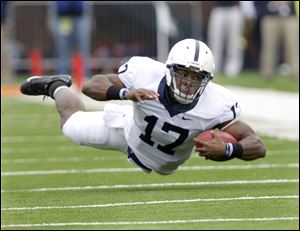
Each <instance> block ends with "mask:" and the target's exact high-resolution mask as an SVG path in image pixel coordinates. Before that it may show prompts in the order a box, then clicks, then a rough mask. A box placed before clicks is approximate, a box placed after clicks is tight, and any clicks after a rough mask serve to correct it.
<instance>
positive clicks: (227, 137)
mask: <svg viewBox="0 0 300 231" xmlns="http://www.w3.org/2000/svg"><path fill="white" fill-rule="evenodd" d="M212 132H213V133H215V134H216V135H218V136H220V137H221V139H222V140H223V141H224V142H226V143H236V142H237V140H236V139H235V138H234V137H233V136H232V135H231V134H229V133H228V132H224V131H221V130H218V129H211V130H206V131H204V132H201V133H200V134H198V135H197V138H199V139H201V140H203V141H211V140H212V139H213V137H212V134H211V133H212ZM195 145H196V146H197V147H201V145H200V144H197V143H196V144H195Z"/></svg>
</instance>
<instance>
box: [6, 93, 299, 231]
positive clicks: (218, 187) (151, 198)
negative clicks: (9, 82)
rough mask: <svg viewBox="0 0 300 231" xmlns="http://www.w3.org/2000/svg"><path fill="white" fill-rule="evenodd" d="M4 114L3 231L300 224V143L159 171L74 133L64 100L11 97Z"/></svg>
mask: <svg viewBox="0 0 300 231" xmlns="http://www.w3.org/2000/svg"><path fill="white" fill-rule="evenodd" d="M1 115H2V116H1V125H2V128H1V229H14V230H15V229H25V230H26V229H27V230H41V229H47V230H51V229H83V230H86V229H168V230H172V229H174V230H175V229H176V230H177V229H178V230H180V229H181V230H182V229H201V230H207V229H218V230H223V229H228V230H261V229H275V230H279V229H286V230H292V229H293V230H298V229H299V173H298V171H299V165H298V163H299V142H298V141H287V140H279V139H276V138H271V137H265V136H263V137H262V139H263V140H264V142H265V143H266V145H267V149H268V152H267V156H266V158H264V159H259V160H256V161H252V162H244V161H240V160H232V161H228V162H212V161H206V160H204V159H201V158H199V157H197V155H196V153H194V154H193V156H192V157H191V158H190V159H189V160H188V161H187V162H186V163H185V164H184V165H183V166H182V168H181V169H180V170H178V171H177V172H176V173H175V174H173V175H170V176H160V175H158V174H155V173H151V174H146V173H144V172H142V171H141V170H139V169H138V168H136V167H135V166H133V165H132V164H130V163H129V162H128V161H127V160H126V156H125V155H124V154H122V153H119V152H115V151H104V150H97V149H93V148H89V147H82V146H78V145H75V144H73V143H72V142H70V141H68V140H67V139H66V138H65V137H64V136H62V135H61V132H60V128H59V117H58V115H57V114H56V110H55V107H52V106H47V105H43V104H36V103H28V102H25V101H22V100H20V99H16V98H8V97H4V98H3V97H2V98H1Z"/></svg>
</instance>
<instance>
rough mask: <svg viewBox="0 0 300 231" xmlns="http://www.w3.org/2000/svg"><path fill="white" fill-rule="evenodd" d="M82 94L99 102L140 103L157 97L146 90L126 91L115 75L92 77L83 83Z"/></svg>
mask: <svg viewBox="0 0 300 231" xmlns="http://www.w3.org/2000/svg"><path fill="white" fill-rule="evenodd" d="M82 92H83V93H84V94H85V95H87V96H89V97H91V98H92V99H95V100H99V101H105V100H112V99H115V100H117V99H129V100H132V101H139V102H142V101H143V100H152V99H156V98H157V97H158V93H156V92H154V91H151V90H148V89H144V88H139V89H135V90H129V89H127V88H126V86H125V85H124V84H123V83H122V81H121V80H120V79H119V77H118V75H117V74H110V75H95V76H93V77H92V78H91V79H90V80H88V81H87V82H85V83H84V85H83V88H82Z"/></svg>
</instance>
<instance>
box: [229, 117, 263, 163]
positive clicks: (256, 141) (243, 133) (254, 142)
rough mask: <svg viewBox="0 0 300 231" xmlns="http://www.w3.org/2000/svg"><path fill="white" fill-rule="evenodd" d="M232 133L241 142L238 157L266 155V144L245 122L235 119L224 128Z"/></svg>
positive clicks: (252, 158) (256, 157) (251, 158)
mask: <svg viewBox="0 0 300 231" xmlns="http://www.w3.org/2000/svg"><path fill="white" fill-rule="evenodd" d="M224 131H225V132H228V133H230V134H232V135H233V136H234V137H235V138H236V139H237V140H238V143H240V144H241V146H242V149H243V152H242V154H241V156H240V157H238V158H239V159H242V160H255V159H258V158H262V157H264V156H265V155H266V146H265V144H264V143H263V142H262V140H261V139H260V138H259V137H258V136H257V135H256V134H255V132H254V130H253V129H252V128H251V127H250V126H249V125H248V124H246V123H244V122H242V121H237V122H235V123H233V124H231V125H230V126H228V127H226V128H225V129H224Z"/></svg>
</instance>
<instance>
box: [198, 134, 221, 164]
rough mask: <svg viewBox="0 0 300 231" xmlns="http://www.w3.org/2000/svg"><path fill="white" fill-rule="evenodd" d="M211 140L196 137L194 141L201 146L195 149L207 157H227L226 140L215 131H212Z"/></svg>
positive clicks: (218, 158)
mask: <svg viewBox="0 0 300 231" xmlns="http://www.w3.org/2000/svg"><path fill="white" fill-rule="evenodd" d="M212 137H213V139H212V140H211V141H204V140H201V139H199V138H194V139H193V141H194V142H195V143H197V144H198V145H199V146H200V147H196V148H195V151H196V152H199V156H204V157H205V159H210V160H216V161H221V160H225V159H227V157H225V142H224V141H223V140H222V138H221V137H220V136H218V135H216V134H215V133H212Z"/></svg>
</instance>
